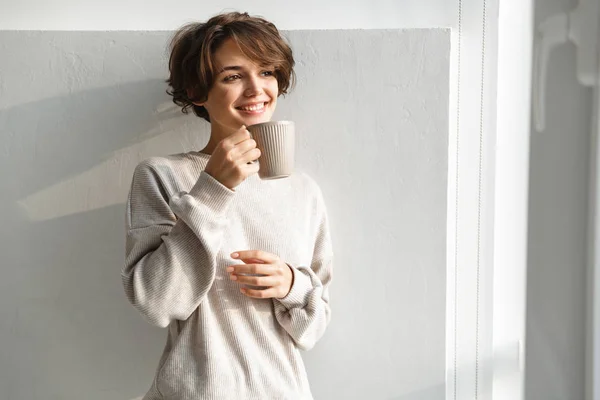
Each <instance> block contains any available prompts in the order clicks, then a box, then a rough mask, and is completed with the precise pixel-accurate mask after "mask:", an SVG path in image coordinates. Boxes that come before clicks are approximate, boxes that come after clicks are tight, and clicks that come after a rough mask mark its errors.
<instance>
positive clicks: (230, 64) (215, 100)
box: [196, 39, 278, 133]
mask: <svg viewBox="0 0 600 400" xmlns="http://www.w3.org/2000/svg"><path fill="white" fill-rule="evenodd" d="M214 61H215V66H216V68H217V69H216V71H215V82H214V84H213V86H212V88H211V89H210V91H209V92H208V99H207V100H206V102H204V103H196V104H198V105H202V106H204V107H205V108H206V110H207V111H208V114H209V116H210V121H211V128H212V129H213V130H218V131H221V132H223V133H232V132H233V131H236V130H238V129H239V128H240V127H241V126H242V125H246V126H249V125H252V124H257V123H260V122H266V121H270V120H271V116H272V115H273V112H274V111H275V106H276V105H277V95H278V85H277V79H276V78H275V75H274V70H273V69H272V68H270V67H268V68H261V67H259V66H258V65H256V64H254V63H253V62H252V61H251V60H249V59H248V58H246V56H244V54H243V53H242V52H241V51H240V49H239V47H238V46H237V44H236V43H235V42H234V41H233V40H231V39H228V40H226V41H225V42H223V44H222V45H221V46H220V47H219V48H218V49H217V51H216V52H215V54H214Z"/></svg>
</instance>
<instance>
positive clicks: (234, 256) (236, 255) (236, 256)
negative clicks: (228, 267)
mask: <svg viewBox="0 0 600 400" xmlns="http://www.w3.org/2000/svg"><path fill="white" fill-rule="evenodd" d="M231 257H233V258H238V257H239V254H238V253H231Z"/></svg>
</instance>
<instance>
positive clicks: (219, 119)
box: [121, 13, 333, 400]
mask: <svg viewBox="0 0 600 400" xmlns="http://www.w3.org/2000/svg"><path fill="white" fill-rule="evenodd" d="M293 65H294V61H293V57H292V52H291V49H290V48H289V46H288V45H287V44H285V42H284V41H283V39H282V38H281V36H280V35H279V33H278V31H277V29H276V28H275V26H274V25H273V24H271V23H269V22H267V21H265V20H263V19H261V18H256V17H250V16H249V15H248V14H246V13H229V14H224V15H218V16H216V17H213V18H211V19H210V20H209V21H208V22H206V23H197V24H191V25H188V26H186V27H184V28H182V29H181V30H180V31H178V32H177V34H176V35H175V37H174V39H173V41H172V45H171V58H170V62H169V69H170V72H171V76H170V78H169V79H168V80H167V82H168V83H169V84H170V85H171V87H172V90H171V91H168V93H169V94H171V95H172V96H173V101H174V102H175V103H176V104H178V105H180V106H182V107H183V109H182V110H183V112H184V113H186V112H187V109H188V108H190V107H191V108H192V109H193V111H194V113H195V114H196V115H197V116H199V117H201V118H204V119H205V120H206V121H208V122H210V129H211V132H210V134H211V136H210V140H209V143H208V145H207V146H206V147H205V148H204V149H203V150H202V151H200V152H198V151H190V152H187V153H183V154H174V155H169V156H161V157H151V158H149V159H146V160H144V161H142V162H141V163H140V164H139V165H137V167H136V169H135V172H134V175H133V182H132V185H131V190H130V193H129V196H128V201H127V243H126V260H125V266H124V267H123V270H122V273H121V275H122V280H123V285H124V288H125V293H126V295H127V298H128V299H129V301H130V302H131V304H132V305H133V306H134V307H135V308H136V309H137V310H138V311H139V312H140V313H141V314H142V315H143V316H144V317H145V318H146V319H147V320H148V321H149V322H150V323H152V324H154V325H158V326H161V327H169V336H168V339H167V344H166V346H165V348H164V351H163V356H162V357H161V359H160V362H159V366H158V369H157V371H156V375H155V379H154V383H153V385H152V387H151V388H150V390H149V391H148V393H147V394H146V396H145V397H144V399H145V400H158V399H167V398H168V399H184V398H185V399H188V398H193V399H217V398H219V399H225V398H226V399H233V398H235V399H312V394H311V390H310V385H309V383H308V377H307V373H306V371H305V369H304V363H303V361H302V358H301V356H300V350H308V349H310V348H312V347H313V346H314V345H315V344H316V342H317V341H318V340H319V339H320V338H321V337H322V336H323V334H324V332H325V329H326V328H327V326H328V324H329V321H330V318H331V317H330V315H331V310H330V306H329V284H330V282H331V278H332V272H333V271H332V265H333V264H332V260H333V252H332V246H331V239H330V234H329V223H328V218H327V211H326V207H325V204H324V201H323V196H322V194H321V190H320V188H319V186H318V185H317V184H316V182H315V181H314V180H313V179H312V178H310V177H309V176H308V175H307V174H306V173H300V172H298V173H294V174H293V175H292V176H290V177H289V178H287V179H285V180H281V181H277V182H263V181H261V179H259V178H258V177H257V175H256V172H257V171H258V168H259V167H258V165H257V164H256V163H253V162H252V161H255V160H257V159H258V158H259V157H260V151H259V150H258V149H257V148H256V142H255V141H254V140H253V139H251V138H250V134H249V132H248V130H246V128H245V126H246V125H252V124H256V123H260V122H267V121H269V120H270V119H271V116H272V114H273V112H274V111H275V107H276V105H277V97H278V96H279V95H281V94H284V93H286V91H287V89H288V87H289V86H290V81H291V80H293V77H294V73H293ZM236 189H237V190H236ZM235 261H241V262H242V263H241V264H240V263H238V264H235Z"/></svg>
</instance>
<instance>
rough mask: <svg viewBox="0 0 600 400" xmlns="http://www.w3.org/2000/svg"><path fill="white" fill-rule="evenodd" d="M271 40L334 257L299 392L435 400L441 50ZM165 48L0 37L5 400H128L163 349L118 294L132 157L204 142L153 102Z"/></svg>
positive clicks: (445, 67)
mask: <svg viewBox="0 0 600 400" xmlns="http://www.w3.org/2000/svg"><path fill="white" fill-rule="evenodd" d="M286 35H287V36H288V37H289V38H290V41H291V43H292V47H293V48H294V50H295V54H296V57H297V60H298V69H297V72H298V78H299V81H298V87H297V89H296V90H295V91H294V92H293V93H292V94H291V95H290V96H288V97H286V98H283V99H281V103H280V105H279V106H278V110H277V112H276V115H275V118H278V119H292V120H294V121H296V123H297V130H298V141H297V143H298V159H297V162H298V165H299V167H300V168H302V169H304V170H306V171H308V172H309V173H310V174H311V175H312V176H313V177H314V178H315V179H316V180H317V181H318V182H319V183H320V184H321V186H322V188H323V191H324V195H325V198H326V202H327V204H328V206H329V209H330V214H331V220H332V237H333V240H334V248H336V249H337V250H336V254H337V266H336V269H337V271H338V272H337V273H336V276H337V284H334V285H333V286H332V309H333V310H334V315H335V316H334V317H333V320H332V324H331V326H330V328H329V329H328V331H327V334H326V336H325V337H324V338H323V339H322V341H321V342H320V343H319V344H318V346H317V347H316V348H315V349H313V350H312V351H311V352H308V353H306V354H304V358H305V360H306V365H307V368H308V371H309V378H310V379H311V384H312V387H313V391H314V394H315V396H316V398H317V399H365V398H369V399H373V400H375V399H398V400H400V399H401V400H416V399H420V400H423V399H426V400H437V399H440V398H441V397H443V394H444V385H445V382H444V372H445V357H444V355H445V353H444V344H445V343H444V337H445V331H444V322H445V308H446V307H445V291H444V288H445V285H446V282H445V280H446V279H445V278H446V264H445V256H446V252H445V241H446V229H445V222H446V187H447V154H448V153H447V149H448V141H447V135H448V90H449V87H448V74H449V44H450V42H449V40H450V37H449V32H448V31H447V30H419V31H387V32H382V31H358V30H355V31H308V32H306V31H293V32H286ZM167 37H168V35H167V32H108V33H97V32H86V33H81V32H71V33H68V32H67V33H65V32H59V33H52V32H50V33H47V32H46V33H44V32H2V33H0V43H2V47H3V50H4V52H5V54H11V55H12V56H11V57H5V58H2V59H1V60H0V76H2V77H3V80H2V88H3V93H5V94H6V95H5V96H3V97H2V98H1V99H0V127H1V130H0V135H1V136H0V143H1V144H2V150H3V154H2V155H3V157H2V158H0V171H1V173H2V181H3V182H4V189H5V190H3V191H2V194H1V195H0V196H1V197H0V199H1V202H2V208H1V209H2V215H1V217H2V219H3V221H4V223H3V224H4V227H5V229H6V231H7V232H10V235H7V236H6V237H5V238H3V239H4V240H3V241H2V242H1V245H2V254H3V259H4V260H5V262H6V263H7V264H8V265H10V266H11V268H10V270H9V273H7V274H6V275H5V276H4V279H3V280H2V283H1V284H2V290H1V291H0V317H1V318H2V319H3V320H4V321H7V323H6V324H3V325H2V330H1V331H0V335H1V336H0V337H1V339H2V341H3V342H5V343H11V345H10V346H5V347H2V352H3V353H2V357H0V393H3V395H6V396H7V398H9V399H11V400H13V399H14V400H21V399H23V400H36V399H45V400H46V399H49V400H52V399H61V400H69V399H80V398H86V399H89V400H94V399H102V400H105V399H107V398H108V399H131V398H134V397H137V396H139V395H140V394H142V393H143V392H144V391H145V390H146V389H147V388H148V386H149V385H150V382H151V379H152V376H153V373H154V370H155V368H156V365H157V362H158V356H159V353H160V351H161V350H162V346H163V345H164V340H165V332H164V330H160V329H157V328H153V327H151V326H149V325H147V324H146V323H145V322H144V321H143V320H142V318H141V317H140V316H139V315H137V313H136V312H135V311H134V310H133V308H132V307H131V306H130V305H129V304H127V302H126V300H125V298H124V295H123V292H122V287H121V283H120V278H119V275H118V273H119V271H120V267H121V265H122V262H123V255H124V243H123V240H124V231H123V229H124V221H123V218H124V209H123V207H124V205H123V201H124V199H125V197H126V194H127V190H128V188H129V184H130V179H131V173H132V170H133V167H134V166H135V165H136V164H137V162H139V161H140V160H141V159H143V158H146V157H149V156H151V155H159V154H169V153H174V152H180V151H187V150H190V149H193V148H199V147H201V146H203V144H204V142H205V141H206V140H207V139H208V137H207V133H208V131H207V125H206V124H204V123H203V122H202V121H201V120H199V119H198V118H195V117H193V116H183V115H181V114H180V113H179V112H178V111H177V109H176V108H175V107H174V106H173V105H172V104H171V102H170V99H169V98H168V97H167V96H166V95H165V93H164V89H165V84H164V82H163V79H164V76H165V74H166V72H165V71H166V65H165V62H166V59H165V54H164V48H165V45H166V39H167ZM395 71H401V73H395ZM325 87H327V88H328V90H326V91H324V90H323V88H325ZM332 160H335V162H332ZM375 177H376V178H375ZM365 210H369V212H365ZM348 365H352V368H348Z"/></svg>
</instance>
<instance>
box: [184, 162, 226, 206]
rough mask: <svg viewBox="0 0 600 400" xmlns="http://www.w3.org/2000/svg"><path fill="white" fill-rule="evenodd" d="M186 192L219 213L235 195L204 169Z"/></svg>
mask: <svg viewBox="0 0 600 400" xmlns="http://www.w3.org/2000/svg"><path fill="white" fill-rule="evenodd" d="M188 194H189V195H190V196H192V197H193V198H194V199H195V200H197V201H198V202H199V203H201V204H203V205H205V206H206V207H208V208H210V209H211V210H213V211H215V212H216V213H218V214H221V213H224V212H225V211H226V209H227V206H228V205H229V203H230V202H231V200H232V199H233V197H234V196H235V191H233V190H231V189H229V188H228V187H227V186H225V185H223V184H222V183H221V182H219V181H218V180H216V179H215V178H213V176H212V175H210V174H209V173H207V172H206V171H202V172H201V173H200V177H199V178H198V181H197V182H196V184H194V186H192V188H191V189H190V191H189V193H188Z"/></svg>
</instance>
